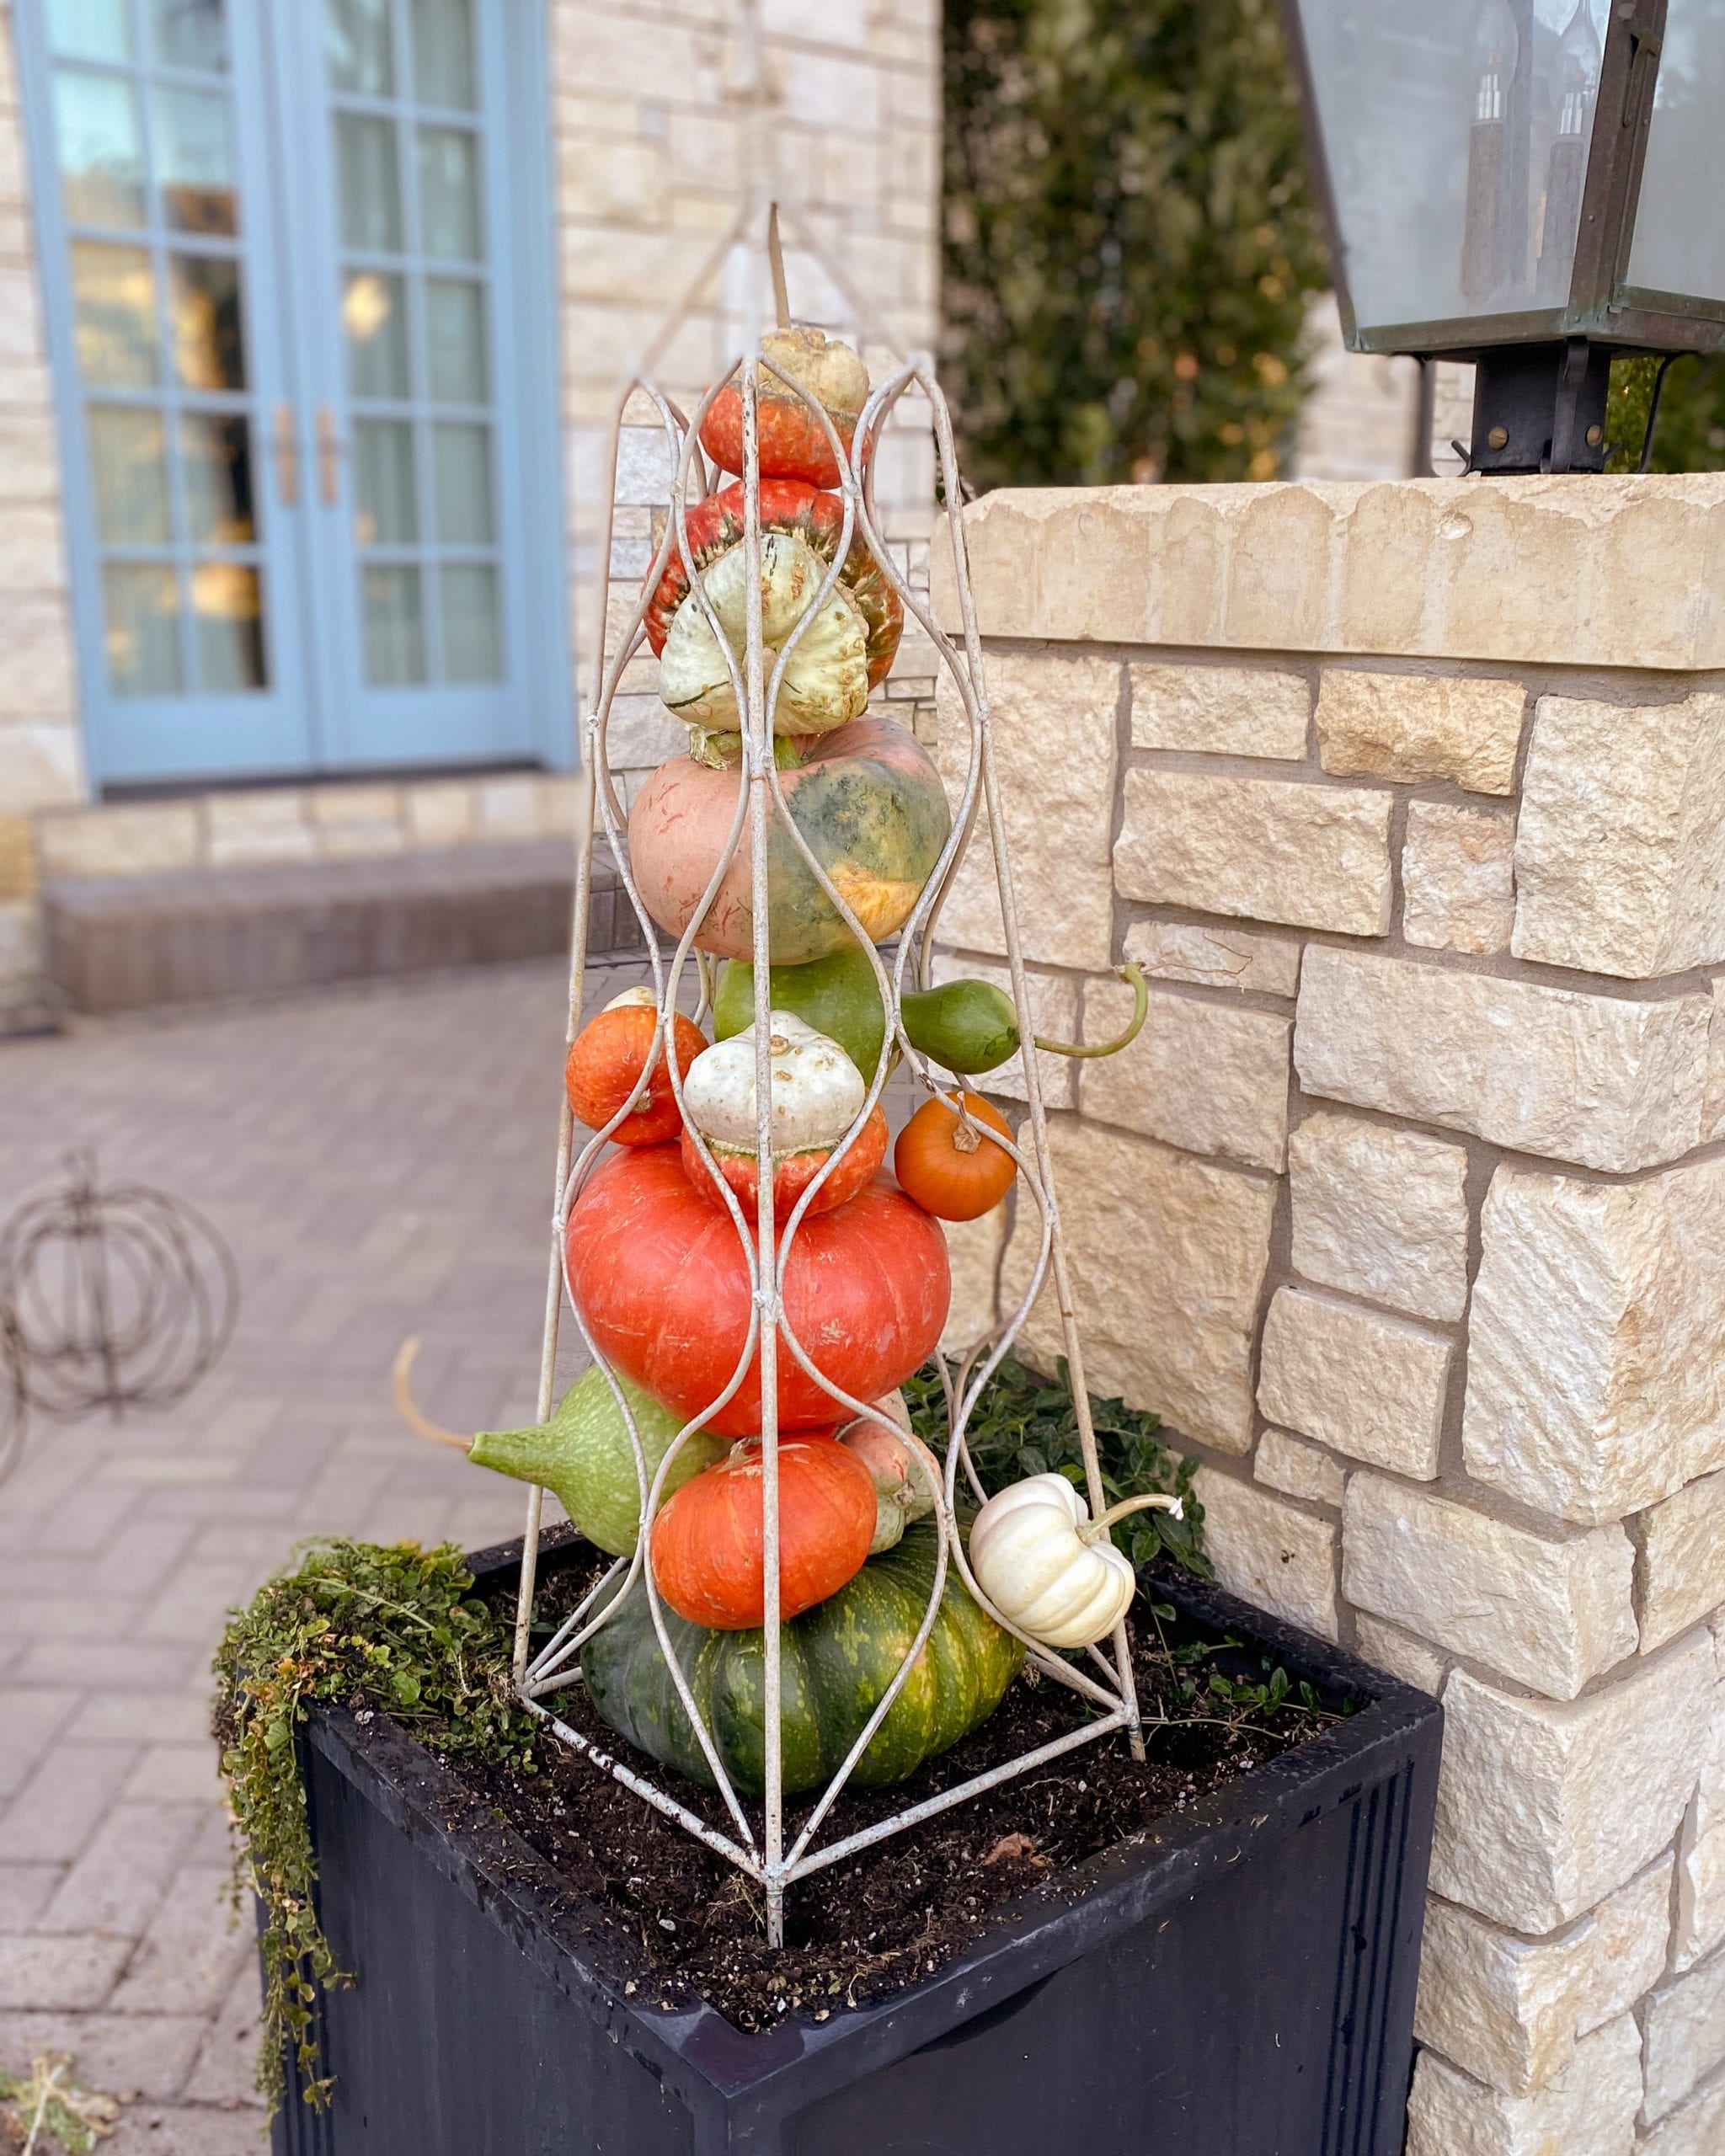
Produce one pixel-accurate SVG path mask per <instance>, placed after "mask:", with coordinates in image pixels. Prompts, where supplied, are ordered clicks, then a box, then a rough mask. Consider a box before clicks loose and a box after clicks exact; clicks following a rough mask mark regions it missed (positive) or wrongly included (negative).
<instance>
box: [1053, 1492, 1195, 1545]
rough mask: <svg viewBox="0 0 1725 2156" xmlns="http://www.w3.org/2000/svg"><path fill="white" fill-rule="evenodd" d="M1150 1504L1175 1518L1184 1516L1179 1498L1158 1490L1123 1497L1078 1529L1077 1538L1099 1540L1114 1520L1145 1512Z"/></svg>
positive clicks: (1091, 1540) (1085, 1540) (1086, 1540)
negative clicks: (1099, 1515)
mask: <svg viewBox="0 0 1725 2156" xmlns="http://www.w3.org/2000/svg"><path fill="white" fill-rule="evenodd" d="M1152 1505H1156V1506H1159V1507H1160V1508H1162V1511H1163V1512H1166V1513H1172V1514H1173V1515H1174V1518H1176V1519H1183V1518H1184V1517H1185V1508H1184V1507H1183V1505H1182V1503H1181V1502H1180V1500H1179V1499H1178V1497H1164V1496H1163V1494H1162V1492H1161V1491H1160V1490H1158V1491H1156V1492H1154V1493H1153V1494H1151V1496H1149V1497H1124V1498H1122V1499H1121V1501H1120V1502H1119V1504H1118V1505H1111V1506H1109V1508H1108V1510H1107V1511H1106V1512H1105V1513H1103V1515H1102V1517H1101V1518H1099V1519H1093V1520H1092V1521H1091V1522H1090V1524H1089V1525H1088V1526H1087V1527H1081V1528H1080V1529H1079V1530H1078V1540H1080V1541H1081V1542H1100V1541H1101V1540H1102V1539H1103V1536H1104V1535H1105V1534H1107V1533H1108V1529H1110V1528H1111V1527H1112V1526H1113V1525H1114V1523H1115V1521H1116V1520H1122V1519H1124V1518H1125V1517H1126V1515H1127V1514H1128V1513H1141V1512H1147V1511H1148V1510H1149V1509H1150V1508H1151V1506H1152Z"/></svg>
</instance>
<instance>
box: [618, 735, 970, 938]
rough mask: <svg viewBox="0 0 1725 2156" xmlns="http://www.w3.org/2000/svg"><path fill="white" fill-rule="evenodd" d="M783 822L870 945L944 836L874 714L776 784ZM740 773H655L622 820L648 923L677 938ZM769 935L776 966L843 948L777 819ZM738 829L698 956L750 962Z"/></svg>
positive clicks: (679, 763) (732, 808)
mask: <svg viewBox="0 0 1725 2156" xmlns="http://www.w3.org/2000/svg"><path fill="white" fill-rule="evenodd" d="M779 778H780V784H781V786H782V789H783V792H784V796H785V802H786V805H787V807H788V809H789V811H790V815H791V819H792V820H793V823H794V824H795V825H796V826H797V829H798V830H799V831H800V832H801V833H802V835H803V836H804V839H805V840H806V841H807V842H808V845H809V850H810V851H811V852H812V853H813V854H814V857H815V859H816V860H817V861H818V862H820V864H821V867H823V868H824V869H825V872H826V873H827V875H828V876H829V877H830V878H831V879H832V882H833V883H834V884H835V886H836V888H837V889H838V890H839V891H840V892H841V894H843V896H844V899H845V901H846V904H847V905H849V906H850V907H851V909H852V912H854V913H855V915H857V919H858V920H859V921H861V922H862V924H863V930H864V931H865V933H866V934H867V935H868V937H870V938H871V939H872V940H873V942H877V943H878V942H880V941H881V940H882V939H883V938H884V937H889V936H890V935H892V934H893V933H894V932H895V931H896V930H897V929H899V928H901V927H902V926H904V924H905V921H907V920H908V919H909V917H910V915H911V910H912V909H913V908H914V907H915V905H916V901H917V899H919V898H920V897H921V895H922V891H923V888H924V886H925V885H926V884H927V881H928V878H929V877H930V876H931V875H932V873H933V872H934V866H935V863H936V862H937V861H938V860H939V858H940V854H941V849H942V847H943V846H945V844H946V842H947V835H948V832H949V831H950V830H951V829H952V816H951V812H950V811H949V809H948V806H947V797H946V792H945V789H944V788H943V787H942V785H941V782H940V774H939V773H938V772H937V771H936V770H935V767H934V765H933V763H932V760H930V758H929V756H928V754H927V750H924V749H923V748H922V747H921V745H920V744H918V743H917V741H916V739H915V738H914V737H913V736H912V735H911V734H908V733H907V732H906V731H905V728H903V727H902V726H897V725H895V724H894V723H893V722H892V720H890V719H888V718H876V717H874V716H873V714H872V713H870V714H868V715H866V716H865V717H863V718H858V719H853V720H852V722H851V723H849V724H848V725H845V726H841V727H837V728H835V729H834V730H833V731H832V732H831V733H830V734H821V735H820V737H819V738H818V739H814V740H812V741H810V742H809V743H808V744H807V750H806V754H805V755H804V760H803V761H802V762H801V763H800V764H798V765H797V766H795V767H794V768H792V769H789V770H785V771H781V772H780V775H779ZM741 780H742V775H741V773H740V771H736V770H728V771H714V770H711V769H709V768H708V766H706V765H705V764H702V763H697V761H696V760H695V759H694V758H693V757H692V756H673V757H671V758H670V760H669V761H667V762H665V763H663V764H661V765H660V767H659V769H658V770H657V771H654V773H653V775H652V776H651V777H650V778H649V780H648V781H647V783H646V784H645V786H644V787H642V789H641V791H640V792H639V794H638V795H637V797H636V799H635V804H634V806H633V809H631V810H630V812H629V862H630V865H631V867H632V868H633V872H634V877H635V882H636V885H637V888H638V889H639V891H640V894H641V897H642V901H643V903H644V905H645V906H646V908H647V910H648V912H649V914H651V915H652V916H653V918H654V921H657V922H658V924H659V926H660V928H662V929H663V930H664V931H665V933H666V934H667V935H668V936H671V937H681V934H682V932H683V931H684V930H685V929H686V927H687V926H688V925H689V923H690V921H692V920H693V919H694V917H695V915H696V914H697V912H698V911H699V910H700V905H701V899H702V893H703V892H704V891H705V889H706V888H707V885H708V881H709V879H710V878H711V877H712V875H713V871H714V869H715V868H717V867H718V862H719V860H720V857H721V856H722V855H723V853H724V845H725V841H726V840H727V838H728V837H729V834H730V829H731V825H732V821H733V819H734V816H735V814H736V806H737V787H738V786H739V784H740V782H741ZM768 846H769V852H768V861H767V893H768V931H767V932H768V936H769V938H770V942H771V950H772V961H773V963H775V964H777V965H800V964H803V963H806V962H807V961H808V960H809V959H811V958H829V957H830V956H831V955H832V953H834V952H836V951H841V950H843V949H844V948H845V947H846V945H847V944H848V943H850V942H852V941H853V938H852V933H851V931H850V930H849V929H848V928H847V927H846V925H845V922H844V920H843V918H842V916H841V915H840V914H839V912H838V910H836V907H835V906H834V905H833V904H832V902H831V900H830V899H829V898H828V897H827V895H826V894H825V892H824V891H823V890H822V889H821V888H820V885H819V884H818V883H816V882H815V880H814V876H813V875H812V874H811V873H809V866H808V863H807V862H805V861H804V859H803V857H802V856H801V854H799V853H798V851H797V848H796V845H795V842H794V841H793V839H792V837H791V835H790V833H789V832H788V830H786V829H785V828H784V825H783V822H782V819H780V818H779V817H778V816H777V814H775V815H774V818H773V827H772V831H771V833H770V834H769V838H768ZM754 904H755V894H754V889H753V878H752V876H751V873H750V860H749V841H748V832H747V828H746V825H745V830H744V832H743V835H742V838H741V841H740V844H739V846H738V849H737V852H736V855H735V857H734V859H733V861H732V862H731V865H730V867H729V868H728V869H727V870H726V872H725V874H724V879H723V881H722V882H721V883H720V884H719V887H718V891H717V892H716V893H715V894H714V896H713V904H712V906H711V908H710V909H709V910H708V914H707V916H706V918H705V920H704V921H702V925H701V926H700V928H699V929H698V930H697V932H696V937H695V942H696V943H697V946H698V947H699V948H700V949H702V950H703V951H710V952H712V953H714V954H715V955H716V956H718V957H719V958H751V957H752V956H753V932H754Z"/></svg>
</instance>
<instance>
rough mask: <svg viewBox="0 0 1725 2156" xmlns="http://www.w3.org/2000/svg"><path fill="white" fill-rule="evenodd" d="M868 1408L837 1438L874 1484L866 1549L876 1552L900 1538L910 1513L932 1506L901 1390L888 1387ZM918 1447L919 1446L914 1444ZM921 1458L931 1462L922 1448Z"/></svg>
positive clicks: (922, 1513)
mask: <svg viewBox="0 0 1725 2156" xmlns="http://www.w3.org/2000/svg"><path fill="white" fill-rule="evenodd" d="M873 1410H874V1412H873V1414H869V1415H858V1416H857V1417H856V1418H855V1419H854V1420H853V1421H852V1422H846V1424H845V1426H844V1428H842V1429H841V1431H840V1432H839V1433H838V1440H839V1443H840V1444H841V1445H843V1446H844V1447H845V1448H846V1450H847V1451H850V1452H853V1453H855V1454H856V1455H857V1459H858V1460H861V1461H862V1463H863V1465H864V1466H865V1467H866V1468H867V1469H868V1473H869V1477H870V1480H871V1481H873V1484H874V1507H875V1511H874V1539H873V1541H872V1542H870V1544H869V1545H868V1554H869V1556H871V1557H878V1556H879V1555H880V1553H881V1551H882V1550H890V1549H891V1548H892V1547H893V1546H894V1545H895V1543H897V1542H898V1541H900V1539H901V1538H902V1537H903V1534H904V1532H905V1529H906V1528H907V1527H908V1526H909V1525H910V1524H911V1521H912V1520H913V1519H921V1518H924V1516H925V1515H926V1514H927V1513H932V1511H933V1510H934V1493H933V1492H932V1490H931V1489H930V1488H929V1486H928V1477H927V1475H926V1474H925V1473H924V1472H923V1471H922V1470H921V1467H919V1466H918V1465H917V1463H916V1460H915V1459H914V1458H913V1457H912V1454H911V1444H912V1443H914V1442H915V1441H914V1439H912V1438H911V1411H910V1409H909V1408H908V1407H907V1406H905V1396H904V1394H903V1393H902V1392H889V1393H888V1394H887V1395H886V1396H885V1397H884V1399H881V1400H877V1401H874V1402H873ZM900 1432H902V1433H903V1434H902V1435H900ZM917 1449H918V1450H919V1451H921V1447H920V1446H918V1448H917ZM923 1458H924V1460H927V1461H928V1462H929V1464H930V1465H932V1459H931V1456H930V1455H929V1454H927V1453H924V1454H923Z"/></svg>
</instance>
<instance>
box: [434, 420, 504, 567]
mask: <svg viewBox="0 0 1725 2156" xmlns="http://www.w3.org/2000/svg"><path fill="white" fill-rule="evenodd" d="M431 465H432V470H433V472H435V475H436V491H437V536H438V537H439V538H440V539H441V541H442V542H443V543H444V545H445V546H446V547H483V546H487V545H489V542H490V539H491V430H490V429H489V427H451V426H447V425H440V426H435V427H434V428H433V429H432V430H431Z"/></svg>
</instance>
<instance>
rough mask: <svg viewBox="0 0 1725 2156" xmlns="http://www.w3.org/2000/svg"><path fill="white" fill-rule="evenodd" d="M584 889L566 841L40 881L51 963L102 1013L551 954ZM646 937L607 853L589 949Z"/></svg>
mask: <svg viewBox="0 0 1725 2156" xmlns="http://www.w3.org/2000/svg"><path fill="white" fill-rule="evenodd" d="M573 897H574V852H573V850H572V848H571V846H570V843H569V841H567V840H565V839H543V840H534V841H530V842H527V843H525V844H519V845H510V846H457V847H449V848H438V849H427V850H425V851H416V852H412V853H403V854H396V855H392V856H389V857H385V858H379V859H371V860H362V861H339V862H315V863H309V864H306V865H303V866H302V865H295V866H291V867H259V868H228V869H211V868H191V869H179V870H175V871H174V872H172V873H165V874H162V875H153V876H103V877H93V876H92V877H67V878H59V879H57V880H56V881H53V882H51V883H49V884H48V885H47V886H46V888H45V892H44V900H45V905H44V911H45V927H46V940H47V961H48V970H49V974H50V978H51V980H52V982H53V984H54V985H55V988H56V990H57V991H58V993H59V994H60V995H61V996H62V997H63V998H64V999H65V1001H67V1003H69V1004H70V1005H71V1006H72V1008H74V1009H75V1010H78V1011H136V1010H141V1009H144V1008H147V1007H148V1006H152V1005H156V1004H163V1003H190V1002H207V1001H213V1000H216V999H218V998H223V997H231V996H244V995H271V994H278V993H282V992H285V991H288V990H299V989H307V988H319V987H327V986H329V985H332V984H334V983H335V982H338V981H350V980H364V979H373V978H377V977H381V976H384V975H389V974H412V973H425V972H431V971H435V970H439V969H443V968H446V967H451V966H474V965H491V964H496V963H502V962H505V961H508V960H512V959H520V958H546V957H549V956H552V955H553V954H554V953H558V952H560V951H563V950H566V949H567V948H568V946H569V916H570V906H571V902H572V900H573ZM640 947H641V936H640V931H639V927H638V923H637V922H636V921H635V918H634V915H633V912H632V910H631V909H630V906H629V903H628V899H627V897H626V896H625V895H624V894H623V893H622V891H621V890H620V889H618V887H617V872H616V869H615V868H614V867H613V866H612V864H611V861H610V858H609V857H608V855H607V854H604V853H603V852H602V851H601V856H600V857H595V862H594V903H593V919H592V931H591V936H590V949H591V950H592V951H593V952H594V953H595V955H597V954H599V953H607V952H613V951H631V950H638V949H639V948H640Z"/></svg>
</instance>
